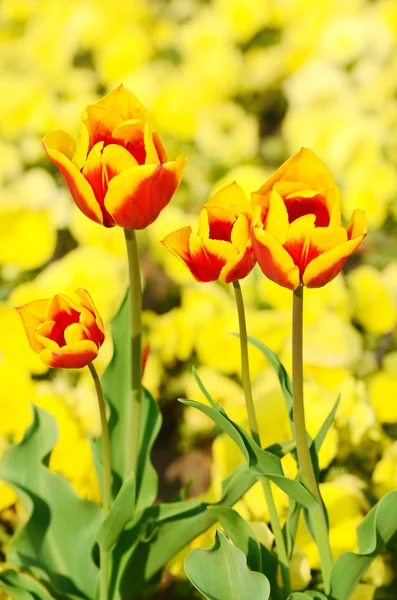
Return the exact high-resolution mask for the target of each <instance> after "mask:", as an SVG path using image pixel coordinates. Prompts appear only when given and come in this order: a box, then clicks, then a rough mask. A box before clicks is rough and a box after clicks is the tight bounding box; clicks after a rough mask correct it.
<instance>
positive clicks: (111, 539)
mask: <svg viewBox="0 0 397 600" xmlns="http://www.w3.org/2000/svg"><path fill="white" fill-rule="evenodd" d="M135 497H136V493H135V477H134V475H133V474H131V475H130V476H129V478H128V479H126V480H125V481H124V483H123V485H122V486H121V488H120V491H119V493H118V494H117V496H116V498H115V500H114V502H113V504H112V505H111V507H110V512H109V514H108V516H107V517H106V519H105V521H104V522H103V523H102V525H101V527H100V529H99V532H98V536H97V540H98V543H99V544H100V545H101V546H103V548H104V549H105V550H109V549H110V548H111V547H112V546H113V544H114V543H115V542H116V540H117V538H118V537H119V535H120V533H121V532H122V531H123V529H124V527H125V526H126V524H127V523H128V522H129V521H131V520H132V519H133V517H134V509H135Z"/></svg>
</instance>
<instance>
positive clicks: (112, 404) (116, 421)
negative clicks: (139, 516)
mask: <svg viewBox="0 0 397 600" xmlns="http://www.w3.org/2000/svg"><path fill="white" fill-rule="evenodd" d="M129 330H130V315H129V295H128V294H126V296H125V298H124V301H123V303H122V305H121V307H120V310H119V312H118V313H117V315H116V317H115V318H114V320H113V323H112V336H113V346H114V351H113V357H112V360H111V361H110V363H109V365H108V367H107V369H106V371H105V373H104V374H103V376H102V378H101V384H102V389H103V392H104V396H105V399H106V402H107V403H108V405H109V408H110V418H109V435H110V447H111V455H112V474H113V495H114V496H116V494H117V492H118V491H119V490H120V488H121V486H122V482H123V481H124V480H125V479H126V478H127V477H129V475H130V473H127V472H126V456H127V455H128V454H129V453H130V452H131V434H130V430H129V423H130V408H131V374H130V364H131V347H130V338H129V335H126V332H128V331H129ZM141 416H142V429H141V439H140V452H139V458H138V468H137V474H136V498H137V508H144V507H145V506H150V505H151V504H152V503H153V502H154V501H155V499H156V497H157V488H158V476H157V473H156V471H155V469H154V467H153V465H152V463H151V460H150V452H151V449H152V446H153V443H154V440H155V439H156V436H157V434H158V432H159V431H160V427H161V416H160V411H159V409H158V406H157V403H156V402H155V401H154V400H153V398H152V396H151V395H150V394H149V392H148V391H147V390H144V393H143V394H142V415H141ZM131 518H132V514H131Z"/></svg>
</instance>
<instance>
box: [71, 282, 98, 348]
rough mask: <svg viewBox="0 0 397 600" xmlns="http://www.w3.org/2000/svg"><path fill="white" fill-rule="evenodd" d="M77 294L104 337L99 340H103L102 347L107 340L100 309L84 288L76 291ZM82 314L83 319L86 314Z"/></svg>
mask: <svg viewBox="0 0 397 600" xmlns="http://www.w3.org/2000/svg"><path fill="white" fill-rule="evenodd" d="M75 294H77V296H78V298H79V300H80V304H81V305H82V306H83V307H84V308H86V309H87V310H88V311H90V312H91V314H92V315H93V316H94V317H95V323H96V326H97V328H98V329H99V331H100V332H101V333H102V335H99V338H102V341H101V342H100V344H99V346H100V345H101V344H102V343H103V341H104V339H105V333H104V332H105V329H104V325H103V321H102V317H101V315H100V314H99V312H98V309H97V307H96V306H95V304H94V301H93V299H92V298H91V296H90V294H89V293H88V292H87V290H85V289H84V288H79V289H77V290H76V291H75ZM82 314H83V317H84V313H82ZM93 339H94V338H93ZM94 341H96V340H95V339H94ZM97 345H98V344H97Z"/></svg>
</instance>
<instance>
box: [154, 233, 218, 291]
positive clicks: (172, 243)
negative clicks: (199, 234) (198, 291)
mask: <svg viewBox="0 0 397 600" xmlns="http://www.w3.org/2000/svg"><path fill="white" fill-rule="evenodd" d="M192 234H193V232H192V228H191V227H190V226H188V227H182V228H181V229H177V230H176V231H173V232H172V233H170V234H168V235H167V237H165V238H164V239H163V240H162V241H161V243H162V244H163V245H164V246H165V247H166V248H167V250H169V251H170V252H171V254H173V255H174V256H176V257H177V258H179V260H180V261H181V262H182V263H183V264H184V265H185V266H186V267H187V268H188V269H189V271H190V272H191V274H192V275H193V277H194V278H195V279H196V281H211V279H209V278H208V276H207V275H206V274H205V273H202V272H201V270H200V265H198V264H197V265H196V264H195V263H194V262H193V259H192V257H191V255H190V247H189V240H190V236H191V235H192Z"/></svg>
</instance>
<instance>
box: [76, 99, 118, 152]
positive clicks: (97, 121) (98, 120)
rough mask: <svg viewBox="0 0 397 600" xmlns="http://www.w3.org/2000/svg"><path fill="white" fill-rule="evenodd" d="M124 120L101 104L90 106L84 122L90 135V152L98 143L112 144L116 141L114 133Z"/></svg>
mask: <svg viewBox="0 0 397 600" xmlns="http://www.w3.org/2000/svg"><path fill="white" fill-rule="evenodd" d="M121 121H122V119H121V117H120V115H118V114H117V113H116V112H115V111H113V110H111V109H109V108H107V107H106V106H101V105H99V104H90V105H89V106H87V108H86V109H85V112H84V115H83V122H84V124H85V125H86V127H87V130H88V135H89V147H88V149H89V150H90V149H91V148H92V147H93V146H95V144H97V143H98V142H105V143H106V144H111V143H112V142H113V141H114V138H113V131H114V129H115V128H116V127H117V125H119V123H121Z"/></svg>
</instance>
